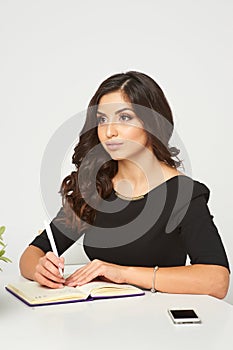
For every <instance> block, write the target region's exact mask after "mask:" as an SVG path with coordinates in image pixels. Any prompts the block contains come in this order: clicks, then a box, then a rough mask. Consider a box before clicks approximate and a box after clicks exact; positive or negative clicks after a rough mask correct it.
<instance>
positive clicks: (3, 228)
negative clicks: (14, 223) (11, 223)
mask: <svg viewBox="0 0 233 350" xmlns="http://www.w3.org/2000/svg"><path fill="white" fill-rule="evenodd" d="M5 229H6V227H5V226H1V227H0V236H1V235H2V234H3V233H4V232H5Z"/></svg>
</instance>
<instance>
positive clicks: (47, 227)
mask: <svg viewBox="0 0 233 350" xmlns="http://www.w3.org/2000/svg"><path fill="white" fill-rule="evenodd" d="M44 225H45V229H46V232H47V236H48V239H49V242H50V244H51V247H52V251H53V253H54V254H55V255H56V256H58V251H57V247H56V243H55V241H54V238H53V233H52V230H51V227H50V224H49V223H48V222H47V221H46V220H44ZM58 269H59V272H60V275H61V276H62V277H63V272H62V269H61V267H59V268H58Z"/></svg>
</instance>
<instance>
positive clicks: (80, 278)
mask: <svg viewBox="0 0 233 350" xmlns="http://www.w3.org/2000/svg"><path fill="white" fill-rule="evenodd" d="M126 268H127V267H126V266H120V265H115V264H110V263H107V262H104V261H101V260H98V259H95V260H93V261H91V262H89V263H88V264H87V265H85V266H83V267H81V268H80V269H78V270H76V271H75V272H74V273H72V275H70V276H69V277H68V278H67V279H66V281H65V285H67V286H70V287H76V286H82V285H83V284H85V283H88V282H90V281H92V280H94V279H95V278H97V277H99V278H100V279H101V280H104V281H108V282H114V283H125V280H124V277H123V276H124V271H125V269H126Z"/></svg>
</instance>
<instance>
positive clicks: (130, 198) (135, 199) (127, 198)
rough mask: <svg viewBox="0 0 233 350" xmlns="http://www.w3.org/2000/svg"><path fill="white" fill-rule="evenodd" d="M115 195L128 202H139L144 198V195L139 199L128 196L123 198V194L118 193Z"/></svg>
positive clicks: (138, 197)
mask: <svg viewBox="0 0 233 350" xmlns="http://www.w3.org/2000/svg"><path fill="white" fill-rule="evenodd" d="M115 195H116V196H117V197H119V198H120V199H123V200H126V201H137V200H139V199H142V198H144V195H143V194H142V195H141V196H137V197H126V196H123V194H120V193H118V192H117V191H115Z"/></svg>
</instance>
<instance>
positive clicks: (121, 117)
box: [120, 114, 133, 122]
mask: <svg viewBox="0 0 233 350" xmlns="http://www.w3.org/2000/svg"><path fill="white" fill-rule="evenodd" d="M131 119H133V117H131V116H130V115H128V114H122V115H120V120H123V121H124V122H127V121H128V120H131Z"/></svg>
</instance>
